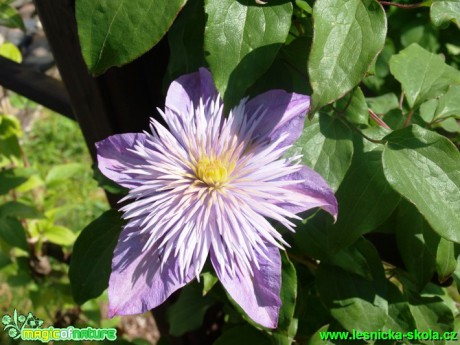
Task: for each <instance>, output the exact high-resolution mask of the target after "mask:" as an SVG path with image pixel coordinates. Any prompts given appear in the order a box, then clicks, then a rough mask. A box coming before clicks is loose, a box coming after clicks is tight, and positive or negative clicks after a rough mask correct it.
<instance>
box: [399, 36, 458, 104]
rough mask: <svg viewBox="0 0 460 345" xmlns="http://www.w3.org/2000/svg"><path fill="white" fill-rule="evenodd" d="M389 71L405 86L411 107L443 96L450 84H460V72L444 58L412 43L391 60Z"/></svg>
mask: <svg viewBox="0 0 460 345" xmlns="http://www.w3.org/2000/svg"><path fill="white" fill-rule="evenodd" d="M390 70H391V73H392V74H393V75H394V77H395V78H396V79H398V81H399V82H400V83H401V84H402V88H403V90H404V92H405V95H406V98H407V101H408V103H409V106H410V107H411V108H416V107H418V106H419V105H420V104H421V103H423V102H424V101H426V100H427V99H430V98H434V97H437V96H440V95H441V94H442V93H444V92H445V91H446V90H447V88H448V87H449V85H450V84H460V72H459V71H458V70H456V69H455V68H453V67H450V66H448V65H447V64H445V63H444V60H443V59H442V57H441V56H439V55H436V54H433V53H430V52H429V51H427V50H425V49H423V48H422V47H420V46H419V45H418V44H412V45H410V46H409V47H407V48H406V49H404V50H402V51H401V52H400V53H399V54H397V55H394V56H393V57H392V58H391V60H390Z"/></svg>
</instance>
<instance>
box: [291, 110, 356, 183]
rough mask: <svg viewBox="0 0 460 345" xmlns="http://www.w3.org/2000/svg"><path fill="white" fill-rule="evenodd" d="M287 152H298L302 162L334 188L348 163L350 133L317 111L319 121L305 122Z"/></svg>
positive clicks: (350, 149) (350, 143)
mask: <svg viewBox="0 0 460 345" xmlns="http://www.w3.org/2000/svg"><path fill="white" fill-rule="evenodd" d="M289 154H291V155H293V154H302V163H303V164H305V165H306V166H308V167H310V168H312V169H313V170H315V171H316V172H318V173H319V174H320V175H321V176H322V177H323V178H324V179H325V180H326V181H327V183H328V184H329V186H331V188H332V189H333V190H337V188H338V187H339V186H340V183H341V182H342V180H343V178H344V177H345V174H346V173H347V170H348V168H349V167H350V165H351V161H352V157H353V142H352V133H351V131H350V129H349V128H348V127H347V126H346V125H344V124H343V123H341V122H340V121H339V120H338V119H335V118H332V117H330V116H328V115H325V114H320V115H319V121H318V120H313V121H312V122H308V120H307V121H306V123H305V128H304V130H303V132H302V135H301V136H300V138H299V139H297V141H296V142H295V143H294V146H293V147H292V148H291V149H290V150H289V151H288V152H287V155H289Z"/></svg>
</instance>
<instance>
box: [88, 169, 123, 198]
mask: <svg viewBox="0 0 460 345" xmlns="http://www.w3.org/2000/svg"><path fill="white" fill-rule="evenodd" d="M91 168H92V169H93V179H95V180H96V181H97V184H98V186H99V187H101V188H103V189H104V190H106V191H107V192H109V193H112V194H128V191H129V190H128V188H125V187H122V186H120V185H119V184H117V183H116V182H114V181H112V180H111V179H109V178H108V177H107V176H105V175H104V174H103V173H102V172H101V171H100V170H99V168H98V166H97V164H93V165H92V167H91Z"/></svg>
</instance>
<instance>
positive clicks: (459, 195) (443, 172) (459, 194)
mask: <svg viewBox="0 0 460 345" xmlns="http://www.w3.org/2000/svg"><path fill="white" fill-rule="evenodd" d="M385 139H386V140H388V145H387V146H386V148H385V150H384V153H383V168H384V172H385V176H386V178H387V180H388V182H389V183H390V184H391V186H392V187H393V188H394V189H395V190H397V191H398V192H399V193H400V194H401V195H403V196H404V197H405V198H406V199H408V200H409V201H410V202H412V203H413V204H415V206H416V207H417V209H418V210H419V211H420V213H422V214H423V216H424V217H425V218H426V219H427V221H428V223H430V225H431V226H432V228H433V230H434V231H436V232H437V233H438V234H439V235H441V236H442V237H444V238H446V239H449V240H451V241H454V242H457V243H460V153H459V152H458V150H457V148H456V147H455V146H454V145H453V144H452V142H450V141H449V140H448V139H447V138H445V137H443V136H442V135H439V134H437V133H435V132H432V131H429V130H426V129H423V128H421V127H419V126H416V125H414V126H411V127H407V128H404V129H401V130H397V131H394V132H393V133H391V134H389V135H388V136H386V137H385Z"/></svg>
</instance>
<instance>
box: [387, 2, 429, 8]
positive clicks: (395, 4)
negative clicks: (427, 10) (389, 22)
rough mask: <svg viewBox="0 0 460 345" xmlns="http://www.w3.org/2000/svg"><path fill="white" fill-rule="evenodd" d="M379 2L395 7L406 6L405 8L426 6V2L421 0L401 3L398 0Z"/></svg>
mask: <svg viewBox="0 0 460 345" xmlns="http://www.w3.org/2000/svg"><path fill="white" fill-rule="evenodd" d="M379 2H380V4H382V5H387V6H394V7H398V8H405V9H412V8H419V7H423V6H425V2H419V3H416V4H399V3H397V2H391V1H379Z"/></svg>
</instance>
